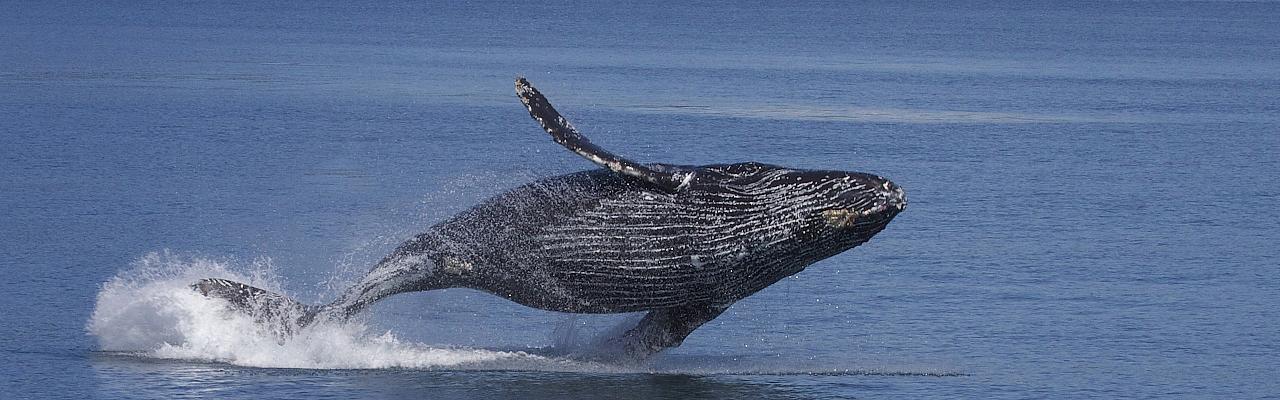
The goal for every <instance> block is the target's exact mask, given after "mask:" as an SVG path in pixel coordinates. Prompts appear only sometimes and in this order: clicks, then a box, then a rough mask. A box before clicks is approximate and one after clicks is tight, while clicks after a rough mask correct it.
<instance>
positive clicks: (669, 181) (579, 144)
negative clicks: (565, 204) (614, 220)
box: [516, 77, 693, 193]
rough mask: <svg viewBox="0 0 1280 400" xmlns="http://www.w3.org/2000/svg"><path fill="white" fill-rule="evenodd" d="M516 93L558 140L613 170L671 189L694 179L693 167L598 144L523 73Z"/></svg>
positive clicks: (553, 137) (680, 186) (531, 113)
mask: <svg viewBox="0 0 1280 400" xmlns="http://www.w3.org/2000/svg"><path fill="white" fill-rule="evenodd" d="M516 95H517V96H520V102H522V103H524V106H525V108H527V109H529V116H531V117H533V119H535V120H537V121H538V124H541V125H542V129H545V130H546V131H547V133H549V134H551V138H552V139H555V141H556V143H559V144H560V145H561V146H564V147H565V148H566V149H569V150H570V151H573V152H574V153H578V155H580V156H582V157H584V158H586V159H588V160H591V162H594V163H596V164H599V165H600V166H601V167H605V168H608V169H609V170H610V171H613V172H616V173H619V174H622V175H626V176H631V177H635V178H639V179H641V180H643V181H645V182H648V183H649V184H651V185H653V186H655V187H657V188H659V189H661V190H663V191H666V192H670V193H675V192H678V191H680V190H681V189H683V188H684V187H685V186H687V185H688V184H689V181H690V180H691V179H693V171H690V170H687V169H685V168H680V167H676V166H669V165H653V166H648V165H644V164H640V163H637V162H635V161H631V160H628V159H626V158H623V157H621V156H618V155H616V154H613V153H610V152H609V151H607V150H605V149H602V148H600V147H599V146H596V145H595V144H593V143H591V141H590V140H588V139H587V137H586V136H583V135H582V134H581V133H579V132H578V129H577V128H574V127H573V124H570V123H569V120H567V119H565V118H564V116H562V115H560V113H559V112H558V111H556V109H555V107H552V106H551V102H550V101H547V98H546V97H544V96H543V95H542V93H539V92H538V89H535V88H534V87H533V85H530V84H529V81H527V80H525V79H524V78H523V77H520V78H516Z"/></svg>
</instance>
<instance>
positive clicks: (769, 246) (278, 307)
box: [193, 78, 906, 358]
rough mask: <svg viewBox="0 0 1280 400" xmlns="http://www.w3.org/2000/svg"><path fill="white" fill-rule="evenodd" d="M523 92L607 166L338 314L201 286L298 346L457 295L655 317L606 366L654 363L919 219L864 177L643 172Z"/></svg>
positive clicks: (386, 271) (567, 178)
mask: <svg viewBox="0 0 1280 400" xmlns="http://www.w3.org/2000/svg"><path fill="white" fill-rule="evenodd" d="M516 92H517V94H518V96H519V97H520V100H521V101H522V102H523V103H524V105H525V106H526V108H527V109H528V110H529V113H530V115H531V116H532V117H533V118H534V119H535V120H536V121H538V123H539V124H541V126H542V127H543V128H544V129H545V130H546V131H547V132H548V133H549V134H550V135H551V137H552V138H553V139H554V140H555V141H556V142H557V143H560V144H561V145H563V146H564V147H566V148H567V149H569V150H571V151H573V152H575V153H577V154H579V155H581V156H583V157H585V158H587V159H589V160H591V161H593V162H595V163H596V164H599V165H600V166H601V167H603V168H602V169H598V170H591V171H583V172H578V173H572V174H568V175H562V176H557V177H552V178H547V179H543V180H539V181H536V182H533V183H530V184H527V185H524V186H521V187H518V188H516V189H513V190H511V191H509V192H506V193H503V194H501V195H498V196H495V197H493V198H491V199H489V200H487V201H484V202H482V203H481V204H479V205H477V206H475V207H474V208H472V209H470V210H467V211H465V212H462V213H460V214H459V215H457V216H455V217H453V218H451V219H449V220H447V221H445V222H443V223H440V224H438V225H436V226H434V227H432V228H431V229H430V230H428V231H427V232H424V233H422V234H419V235H417V236H416V237H414V238H413V239H411V240H409V241H407V242H405V243H404V244H402V245H400V247H398V248H397V249H396V250H395V251H393V252H392V253H391V254H390V255H388V256H387V257H385V258H384V259H383V260H382V261H380V262H379V263H378V264H377V265H375V266H374V267H373V268H372V269H371V270H370V271H369V273H368V274H367V275H365V276H364V277H363V278H362V279H361V280H360V281H359V282H358V283H356V284H355V285H354V286H352V287H351V288H349V289H347V290H346V291H345V292H344V293H343V294H342V295H341V296H340V297H339V298H338V299H337V300H336V301H334V302H333V303H330V304H328V305H324V306H307V305H303V304H300V303H297V302H295V301H293V300H291V299H288V298H286V297H284V296H281V295H277V294H274V293H271V292H268V291H265V290H261V289H257V288H254V287H251V286H248V285H244V284H241V283H237V282H233V281H229V280H223V279H204V280H201V281H199V282H197V283H196V284H194V285H193V287H195V288H196V289H197V290H198V291H200V292H201V293H203V294H205V295H208V296H213V297H219V298H223V299H226V300H228V301H229V302H230V303H231V304H232V305H234V306H235V308H237V309H240V310H243V311H245V312H248V313H250V314H252V315H255V316H257V317H258V318H259V320H261V321H263V322H264V323H267V324H272V325H275V326H277V327H278V331H279V332H280V334H282V335H291V334H293V333H294V332H296V331H297V330H298V329H300V328H304V327H306V326H308V325H311V324H314V323H316V322H318V321H341V320H345V319H347V318H350V317H351V316H354V315H356V314H358V313H360V312H361V311H362V310H364V309H366V308H367V307H368V306H369V305H370V304H372V303H374V302H376V301H378V300H380V299H383V298H385V297H387V296H390V295H394V294H397V293H404V292H413V291H424V290H435V289H445V288H455V287H465V288H472V289H478V290H483V291H486V292H489V293H493V294H496V295H499V296H502V297H505V298H508V299H510V300H512V301H514V302H517V303H519V304H523V305H526V306H529V307H535V308H539V309H544V310H551V311H561V312H572V313H623V312H637V311H647V312H648V314H647V315H645V317H644V318H643V319H642V320H641V321H640V322H639V324H637V325H636V326H635V327H634V328H631V329H630V330H627V331H625V333H622V334H620V335H617V337H614V338H610V339H609V340H608V343H609V344H610V346H608V347H607V349H606V350H604V351H602V354H596V355H594V356H626V357H629V358H644V357H647V356H649V355H652V354H654V353H657V352H659V351H661V350H663V349H665V348H669V347H673V346H678V345H679V344H680V343H681V342H682V341H683V340H684V338H685V337H686V336H688V335H689V334H690V333H692V332H693V331H694V330H695V329H697V328H698V327H699V326H701V325H702V324H704V323H706V322H707V321H710V320H712V319H714V318H715V317H716V316H718V315H719V314H720V313H721V312H723V311H724V310H725V309H726V308H727V307H729V306H730V305H732V304H733V303H734V302H735V301H738V300H740V299H742V298H745V297H747V296H750V295H751V294H753V293H755V292H757V291H759V290H761V289H763V288H765V287H767V286H769V285H771V284H773V283H774V282H777V281H778V280H780V279H782V278H784V277H787V276H790V275H792V274H795V273H797V272H799V271H801V270H803V269H804V268H805V267H806V266H808V265H810V264H813V263H814V262H817V261H819V260H822V259H825V258H827V257H831V256H833V255H835V254H838V253H841V252H843V251H845V250H848V249H851V248H853V247H855V246H858V245H860V244H862V243H865V242H866V241H868V240H869V239H871V237H872V236H874V235H875V234H876V233H878V232H880V231H881V230H883V229H884V228H885V227H886V225H887V224H888V223H889V222H890V221H892V220H893V218H894V216H896V215H897V214H898V213H899V212H901V211H902V210H903V209H904V208H905V207H906V198H905V195H904V193H903V190H902V188H900V187H898V186H897V185H895V184H893V183H892V182H890V181H889V180H887V179H884V178H882V177H879V176H875V175H871V174H866V173H860V172H844V171H826V170H799V169H790V168H785V167H780V166H775V165H768V164H761V163H754V162H747V163H739V164H724V165H705V166H684V165H666V164H640V163H637V162H634V161H631V160H628V159H625V158H622V157H619V156H617V155H614V154H612V153H609V152H608V151H606V150H604V149H601V148H599V147H597V146H595V145H594V144H592V143H591V142H590V141H589V140H587V138H585V137H584V136H583V135H582V134H581V133H579V132H578V131H577V130H576V129H575V128H574V127H573V126H572V125H571V124H570V123H569V122H568V121H567V120H566V119H565V118H564V117H563V116H561V115H560V113H559V112H557V111H556V110H555V108H553V107H552V106H551V104H550V103H549V102H548V101H547V99H546V98H545V97H544V96H543V95H542V94H541V93H539V92H538V91H537V90H536V89H534V88H533V86H531V85H530V84H529V83H528V82H527V81H525V80H524V79H523V78H521V79H517V81H516Z"/></svg>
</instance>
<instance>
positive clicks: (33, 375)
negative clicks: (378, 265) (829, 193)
mask: <svg viewBox="0 0 1280 400" xmlns="http://www.w3.org/2000/svg"><path fill="white" fill-rule="evenodd" d="M0 9H3V12H0V273H3V275H4V276H3V279H0V289H2V290H0V314H2V315H3V322H0V358H3V359H4V362H3V363H0V388H3V389H0V398H15V399H24V398H57V397H64V398H177V397H213V398H254V399H262V398H358V397H364V398H402V397H412V398H420V397H426V398H563V397H592V398H811V397H823V398H826V397H847V398H1049V397H1053V398H1061V397H1070V398H1144V397H1147V398H1149V397H1160V398H1260V397H1267V396H1275V395H1277V394H1280V383H1277V380H1276V379H1275V378H1276V376H1277V375H1276V372H1275V371H1278V370H1280V356H1277V354H1280V344H1277V343H1280V330H1278V329H1277V326H1280V307H1278V305H1280V278H1277V277H1276V272H1277V266H1278V265H1277V260H1278V259H1280V250H1277V245H1276V244H1277V243H1280V207H1277V206H1278V205H1280V178H1277V172H1280V154H1278V150H1280V46H1277V45H1276V44H1277V43H1280V24H1277V23H1276V21H1278V20H1280V3H1275V2H1232V1H1227V2H1204V3H1201V2H1181V1H1125V2H1071V3H1061V4H1057V3H1054V4H1040V3H1025V2H1013V1H1010V2H1002V1H982V2H961V3H956V4H952V3H942V2H939V3H933V2H910V1H909V2H903V1H884V2H809V1H788V2H758V3H757V2H706V3H702V2H699V3H697V4H685V3H684V2H670V3H653V2H647V3H645V2H642V3H631V2H556V3H552V4H525V3H523V2H513V3H500V2H446V3H439V4H437V3H431V2H395V1H362V0H357V1H349V2H317V3H294V2H251V1H244V2H233V1H214V2H118V1H106V2H93V3H79V2H24V1H16V2H8V3H4V4H3V5H2V6H0ZM517 74H523V75H525V76H527V77H528V78H529V79H530V80H531V81H532V82H533V83H534V84H535V85H537V86H538V87H539V88H540V89H542V91H543V92H544V93H546V94H547V95H548V96H549V97H550V98H551V100H552V101H553V102H555V103H556V104H557V105H558V107H559V108H560V109H561V110H562V111H564V112H565V113H566V114H567V115H568V116H569V117H570V118H572V119H573V120H574V122H575V124H576V125H577V126H578V127H579V128H580V129H581V130H583V131H584V132H585V133H587V134H588V135H589V136H590V137H591V138H592V139H593V140H594V141H595V142H596V143H598V144H600V145H601V146H603V147H605V148H609V149H612V150H613V151H615V152H618V153H620V154H625V155H628V156H630V157H632V158H635V159H638V160H642V161H647V162H668V163H679V164H709V163H724V162H737V161H748V160H754V161H760V162H767V163H774V164H781V165H787V166H794V167H800V168H824V169H848V170H858V171H867V172H873V173H876V174H880V175H883V176H886V177H889V178H890V179H892V180H894V181H895V182H896V183H898V184H900V185H901V186H903V187H905V188H906V191H907V193H908V198H909V199H910V201H911V203H910V206H909V207H908V208H907V210H906V211H905V212H904V213H903V214H902V215H900V216H899V217H898V218H897V219H896V220H895V221H894V222H893V223H892V224H891V225H890V226H889V228H888V229H887V230H885V231H884V232H882V233H881V234H880V235H878V236H877V237H876V238H875V239H873V240H872V241H871V242H869V243H868V244H866V245H864V246H861V247H859V248H857V249H854V250H852V251H849V252H846V253H844V254H841V255H838V256H836V257H833V258H831V259H828V260H825V261H823V262H820V263H818V264H815V265H813V266H811V267H810V268H809V269H807V270H806V271H804V272H802V273H800V274H797V275H795V276H793V277H791V278H788V279H784V280H783V281H781V282H779V283H777V284H775V285H774V286H772V287H770V288H768V289H766V290H764V291H762V292H760V293H758V294H756V295H755V296H752V297H750V298H748V299H746V300H744V301H741V302H739V303H738V304H736V305H734V306H733V307H732V308H730V309H729V311H727V312H726V313H725V314H724V315H723V316H721V317H720V318H718V319H716V320H715V321H713V322H712V323H709V324H708V325H706V326H704V327H703V328H701V329H699V330H698V331H696V332H695V333H694V334H693V335H692V336H691V337H690V338H689V339H688V340H687V341H686V342H685V344H684V345H683V346H682V347H679V348H677V349H674V350H671V351H668V352H667V353H664V354H663V355H661V356H659V357H657V358H656V359H655V360H653V361H652V362H650V363H646V364H642V365H625V366H622V365H608V364H593V363H583V362H577V361H572V360H564V359H555V358H551V359H547V358H542V357H539V356H535V355H529V354H527V353H530V352H535V351H534V350H536V349H539V348H545V347H547V346H553V345H557V343H560V344H563V342H566V341H570V342H571V341H574V340H576V339H575V337H576V335H578V334H579V333H576V332H579V331H582V333H581V334H583V335H586V334H589V333H590V332H593V331H599V330H601V329H604V328H605V327H608V326H610V325H613V324H615V323H623V322H625V321H626V320H627V318H634V316H578V317H575V316H570V315H566V314H557V313H550V312H543V311H537V310H530V309H527V308H524V307H521V306H518V305H515V304H513V303H510V302H507V301H505V300H503V299H500V298H497V297H494V296H491V295H487V294H484V293H479V292H474V291H468V290H446V291H442V292H434V293H414V294H405V295H400V296H396V297H394V298H391V299H388V300H387V301H385V302H383V303H380V304H379V305H378V306H377V307H375V308H374V310H373V312H372V313H371V315H370V316H369V317H368V319H367V320H366V321H363V322H361V323H360V324H359V325H358V326H357V327H356V328H352V329H354V331H346V330H336V331H333V332H330V334H331V336H327V337H321V338H313V339H308V340H311V341H310V342H307V343H302V344H299V346H301V347H296V348H295V347H274V346H277V344H276V343H274V342H270V341H267V342H265V343H264V342H262V341H254V340H256V339H254V336H252V335H251V334H250V333H247V332H246V333H243V334H240V333H237V332H238V331H236V329H234V328H231V327H230V325H220V323H217V322H209V321H219V320H216V319H213V320H210V319H207V318H206V319H191V318H192V317H191V315H192V314H191V313H193V312H196V311H199V310H198V308H199V306H198V305H192V304H193V303H185V302H187V301H189V300H190V299H187V298H186V297H184V294H182V293H177V292H175V291H174V290H173V289H172V288H171V287H172V286H174V285H179V286H180V284H181V283H182V282H185V281H184V280H183V279H186V277H187V276H188V275H199V274H202V273H227V274H233V275H238V276H253V277H257V278H255V279H259V280H260V281H261V282H267V283H269V284H272V285H274V286H276V288H277V289H280V290H283V291H286V292H288V293H290V294H292V295H294V296H297V297H298V298H300V299H302V300H305V301H308V302H321V301H328V300H330V299H332V298H333V297H334V296H335V295H336V293H337V292H338V291H339V290H340V289H341V288H342V287H343V285H345V284H347V283H349V282H350V280H352V279H354V278H355V277H356V276H358V275H359V274H360V273H361V272H362V271H363V270H364V269H365V268H367V267H368V266H369V265H371V264H372V263H373V262H376V261H377V260H378V259H379V258H380V257H382V256H383V255H385V254H386V252H388V251H389V250H390V249H391V248H393V247H394V246H395V245H396V244H397V243H398V242H399V241H401V240H404V239H406V238H408V237H410V236H412V235H413V234H414V233H415V232H419V231H421V230H423V229H425V228H426V227H428V226H430V225H431V224H433V223H435V222H439V221H440V220H442V219H444V218H447V217H448V216H450V215H452V214H453V213H456V212H459V211H461V210H465V209H466V208H467V207H469V206H470V205H472V204H474V203H476V202H478V201H480V200H481V199H483V198H485V197H487V196H490V195H493V194H496V193H500V192H501V191H503V190H505V189H508V188H511V187H514V186H517V185H519V184H522V183H524V182H528V181H531V180H534V179H537V178H540V177H547V176H553V175H557V174H562V173H567V172H573V171H577V170H582V169H588V168H592V167H593V166H592V165H591V164H589V163H588V162H587V161H585V160H582V159H580V158H578V157H576V156H574V155H573V154H571V153H569V152H566V151H564V150H563V149H562V148H560V147H559V146H557V145H556V144H554V143H553V142H551V141H550V140H549V139H548V138H547V137H546V136H545V134H544V133H542V132H541V131H540V130H539V129H538V128H537V126H536V124H534V122H533V121H531V120H530V119H529V118H528V115H527V113H526V112H525V110H524V109H523V107H521V106H520V105H519V103H518V102H517V100H516V98H515V97H514V94H513V91H512V79H513V78H514V77H515V76H516V75H517ZM255 273H256V274H257V275H255ZM166 285H168V286H166ZM192 307H195V308H192ZM193 310H194V311H193ZM107 315H116V317H113V318H107V317H106V316H107ZM206 317H208V316H207V315H206ZM193 321H194V322H193ZM201 321H203V322H201ZM620 321H621V322H620ZM227 324H230V322H228V323H227ZM173 332H182V334H181V335H178V334H174V333H173ZM196 333H200V336H197V335H196ZM175 335H176V336H175ZM326 340H332V342H330V341H326Z"/></svg>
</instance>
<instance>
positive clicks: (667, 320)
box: [611, 304, 729, 359]
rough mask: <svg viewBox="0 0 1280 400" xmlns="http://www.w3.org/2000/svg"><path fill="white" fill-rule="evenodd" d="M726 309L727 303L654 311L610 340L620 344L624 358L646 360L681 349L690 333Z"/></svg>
mask: <svg viewBox="0 0 1280 400" xmlns="http://www.w3.org/2000/svg"><path fill="white" fill-rule="evenodd" d="M727 308H729V306H728V305H726V304H716V305H709V304H700V305H689V306H683V307H676V308H665V309H661V310H653V311H650V312H649V313H648V314H646V315H645V316H644V319H642V320H640V323H639V324H636V327H635V328H631V330H629V331H627V332H626V333H624V334H622V336H620V337H617V338H614V339H612V340H611V341H613V342H615V343H616V344H618V345H620V346H621V350H622V351H624V352H625V355H626V356H627V357H630V358H633V359H644V358H648V357H649V356H652V355H654V354H657V353H658V352H661V351H662V350H665V349H667V348H671V347H678V346H680V344H681V343H684V339H685V338H686V337H688V336H689V334H690V333H693V331H694V330H695V329H698V327H700V326H702V324H705V323H707V322H709V321H711V320H713V319H715V318H716V317H717V316H719V315H720V313H723V312H724V310H725V309H727Z"/></svg>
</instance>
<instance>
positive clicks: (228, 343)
mask: <svg viewBox="0 0 1280 400" xmlns="http://www.w3.org/2000/svg"><path fill="white" fill-rule="evenodd" d="M272 269H273V268H272V266H271V262H270V260H266V259H263V260H256V261H253V262H251V263H249V264H248V265H243V266H241V265H238V264H237V263H236V262H234V261H229V260H212V259H207V258H199V257H184V256H180V255H176V254H173V253H171V252H168V251H165V252H157V253H150V254H147V255H145V256H143V257H142V258H140V259H139V260H137V261H136V262H134V263H133V265H132V266H131V267H130V268H128V269H126V270H124V271H122V272H120V273H119V274H117V275H116V276H115V277H113V278H111V279H110V280H108V281H107V282H106V283H105V284H103V286H102V289H101V290H100V291H99V292H98V298H97V303H96V304H95V306H94V310H93V314H92V316H91V317H90V319H89V321H88V324H87V328H88V331H89V333H90V334H91V335H93V336H95V337H96V338H97V339H98V343H99V346H100V348H101V350H103V351H105V352H109V353H126V354H129V355H130V356H140V357H147V358H158V359H176V360H190V361H201V362H220V363H228V364H233V365H238V366H245V367H258V368H300V369H384V368H409V369H450V370H523V371H559V372H590V373H601V372H605V373H680V374H696V375H719V374H734V375H741V374H747V375H761V374H764V375H793V374H802V375H814V374H819V375H831V374H835V375H923V376H951V375H955V374H956V372H954V371H953V370H949V369H945V368H941V369H940V368H932V367H908V368H901V367H885V366H883V365H881V366H872V367H868V366H865V365H863V366H839V365H840V364H844V363H843V362H838V363H825V362H824V363H818V364H813V363H799V364H797V363H796V362H795V360H786V359H781V358H777V357H772V356H765V357H761V356H760V355H755V356H747V357H742V358H740V357H738V356H707V355H701V356H697V355H695V356H690V355H683V356H680V355H677V356H671V355H668V356H666V357H660V358H659V359H658V360H651V362H642V363H637V362H618V361H617V360H614V361H600V360H597V361H583V359H584V358H583V356H587V357H586V358H588V359H589V358H590V356H591V355H593V354H607V353H609V350H610V349H607V348H602V347H601V346H604V343H605V341H604V338H609V337H614V336H616V335H618V334H620V333H621V332H624V331H625V330H626V329H629V328H630V327H631V326H634V324H635V322H636V320H638V319H639V318H640V317H642V314H635V315H630V316H626V317H623V318H620V319H618V320H616V321H614V322H613V323H612V324H610V325H611V326H603V327H600V326H592V325H593V324H592V323H591V322H590V321H587V320H585V319H583V318H579V317H573V316H569V317H567V318H566V319H564V320H563V321H561V323H560V324H559V326H558V327H557V328H556V329H555V331H553V332H551V337H550V339H551V344H552V346H551V347H549V348H543V349H530V351H504V350H487V349H471V348H455V347H433V346H428V345H425V344H421V343H414V342H408V341H403V340H401V339H399V338H397V337H396V336H395V335H394V334H392V333H391V332H389V331H386V332H382V333H378V332H375V331H374V330H373V329H371V328H370V326H369V325H368V324H367V323H365V322H362V321H360V320H358V319H357V320H351V321H347V322H342V323H337V322H328V321H322V322H317V323H316V324H314V325H310V326H308V327H306V328H304V329H302V330H300V331H298V332H296V333H295V334H293V335H291V336H288V337H284V338H282V337H280V336H278V335H277V334H276V333H275V332H274V331H273V330H271V329H269V327H266V326H263V324H261V323H258V322H257V321H255V319H254V318H253V317H252V316H250V315H246V314H244V313H241V312H237V311H234V310H233V309H232V308H231V307H229V304H228V303H226V301H225V300H222V299H218V298H210V297H205V296H202V295H200V294H199V293H197V292H196V291H195V290H192V289H191V288H190V286H189V285H190V284H191V283H192V282H195V281H197V280H199V279H202V278H224V279H230V280H233V281H237V282H244V283H247V284H250V285H253V286H256V287H259V288H263V289H266V290H270V291H273V292H276V293H281V294H286V295H287V294H288V293H286V292H285V291H283V290H282V289H281V287H280V284H279V283H280V279H279V277H277V276H276V275H275V274H274V273H273V272H272ZM597 322H598V321H597ZM535 350H536V351H535ZM533 353H537V354H533ZM833 365H835V366H833Z"/></svg>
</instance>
